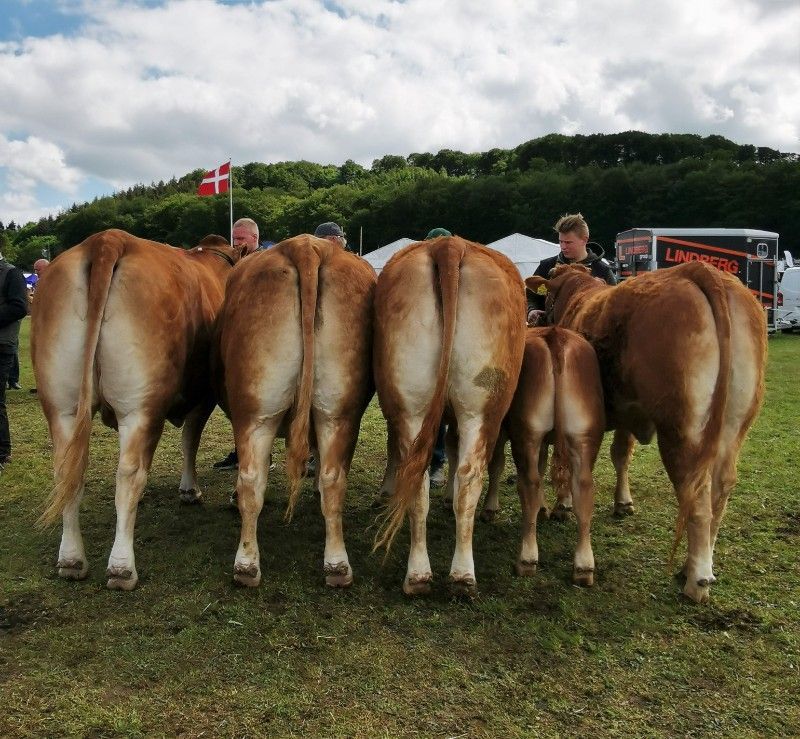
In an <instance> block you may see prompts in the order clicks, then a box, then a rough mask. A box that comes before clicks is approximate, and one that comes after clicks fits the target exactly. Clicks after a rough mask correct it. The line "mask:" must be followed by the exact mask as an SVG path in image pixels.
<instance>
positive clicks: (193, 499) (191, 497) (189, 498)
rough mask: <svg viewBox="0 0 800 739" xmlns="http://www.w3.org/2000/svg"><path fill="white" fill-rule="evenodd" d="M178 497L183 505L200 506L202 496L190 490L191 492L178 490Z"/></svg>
mask: <svg viewBox="0 0 800 739" xmlns="http://www.w3.org/2000/svg"><path fill="white" fill-rule="evenodd" d="M178 496H179V497H180V501H181V503H183V504H184V505H200V503H202V502H203V494H202V493H201V492H200V491H199V490H196V489H195V488H192V489H191V490H179V491H178Z"/></svg>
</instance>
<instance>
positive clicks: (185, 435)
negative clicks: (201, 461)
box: [178, 401, 214, 505]
mask: <svg viewBox="0 0 800 739" xmlns="http://www.w3.org/2000/svg"><path fill="white" fill-rule="evenodd" d="M213 410H214V403H213V401H212V402H211V403H203V404H202V405H199V406H197V407H196V408H194V409H192V411H191V412H190V413H189V415H188V416H187V417H186V420H185V421H184V423H183V429H182V431H181V450H182V451H183V470H182V472H181V483H180V487H179V488H178V495H179V496H180V501H181V503H187V504H189V505H192V504H196V503H202V502H203V493H202V492H201V491H200V488H199V486H198V484H197V449H198V447H199V446H200V436H201V434H202V433H203V429H204V428H205V425H206V422H207V421H208V417H209V416H210V415H211V411H213Z"/></svg>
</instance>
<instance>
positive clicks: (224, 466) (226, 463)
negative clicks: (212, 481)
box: [212, 450, 239, 470]
mask: <svg viewBox="0 0 800 739" xmlns="http://www.w3.org/2000/svg"><path fill="white" fill-rule="evenodd" d="M212 466H213V468H214V469H215V470H238V469H239V456H238V455H237V454H236V451H235V450H234V451H232V452H231V453H230V454H228V456H227V457H225V458H224V459H220V460H219V462H214V464H213V465H212Z"/></svg>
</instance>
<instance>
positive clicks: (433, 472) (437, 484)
mask: <svg viewBox="0 0 800 739" xmlns="http://www.w3.org/2000/svg"><path fill="white" fill-rule="evenodd" d="M452 235H453V234H451V233H450V232H449V231H448V230H447V229H446V228H432V229H431V230H430V231H428V235H427V236H426V237H425V241H430V240H431V239H438V238H439V237H440V236H452ZM446 432H447V424H446V423H445V422H444V421H442V422H441V423H440V424H439V432H438V433H437V434H436V443H435V444H434V445H433V453H432V454H431V467H430V478H431V487H434V488H441V487H444V484H445V483H446V482H447V477H445V474H444V461H445V459H446V458H447V455H446V453H445V448H444V436H445V433H446Z"/></svg>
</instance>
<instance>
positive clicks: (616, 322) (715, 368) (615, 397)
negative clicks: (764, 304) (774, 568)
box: [526, 262, 766, 602]
mask: <svg viewBox="0 0 800 739" xmlns="http://www.w3.org/2000/svg"><path fill="white" fill-rule="evenodd" d="M526 284H527V285H528V287H529V288H531V289H533V290H536V289H538V288H539V287H541V286H542V285H544V286H545V287H546V289H547V290H548V296H547V310H548V313H549V314H550V315H551V317H552V319H553V320H554V321H555V322H556V323H558V324H560V325H562V326H567V327H569V328H572V329H575V330H576V331H579V332H580V333H582V334H583V335H584V336H586V338H587V339H588V340H589V342H590V343H591V344H592V346H594V348H595V350H596V351H597V356H598V360H599V362H600V369H601V373H602V377H603V389H604V392H605V401H606V414H607V424H608V427H609V428H614V429H617V430H618V438H619V439H621V441H619V440H618V441H617V443H616V444H615V446H616V449H612V453H614V455H615V459H614V465H615V467H616V468H617V472H618V475H624V476H625V478H627V466H628V461H629V459H630V452H631V450H632V447H633V440H632V438H631V436H630V435H633V436H634V437H636V439H638V440H639V441H640V442H642V443H647V442H649V441H650V440H651V439H652V437H653V434H656V435H657V437H658V447H659V451H660V453H661V459H662V461H663V463H664V467H665V468H666V470H667V474H668V475H669V478H670V481H671V482H672V484H673V486H674V488H675V492H676V495H677V498H678V507H679V513H678V521H677V526H676V534H675V541H674V544H673V553H674V549H675V547H676V546H677V544H678V543H679V541H680V538H681V535H682V533H683V530H684V528H685V529H686V531H687V539H688V552H687V556H686V561H685V564H684V566H683V570H682V572H683V574H684V575H685V576H686V584H685V586H684V590H683V592H684V593H685V594H686V595H687V596H688V597H690V598H692V599H693V600H695V601H698V602H703V601H706V600H707V599H708V595H709V586H710V584H711V583H713V582H714V579H715V578H714V574H713V567H712V565H713V562H712V560H713V551H714V544H715V541H716V537H717V533H718V531H719V526H720V522H721V520H722V515H723V513H724V511H725V506H726V504H727V501H728V496H729V495H730V492H731V489H732V488H733V486H734V484H735V482H736V461H737V457H738V454H739V450H740V449H741V446H742V443H743V442H744V437H745V435H746V434H747V431H748V429H749V428H750V426H751V425H752V424H753V421H754V420H755V418H756V415H757V413H758V410H759V408H760V406H761V400H762V397H763V394H764V370H765V362H766V325H765V321H764V315H763V312H762V311H761V308H760V307H759V305H758V303H757V302H756V301H755V300H754V299H753V297H752V295H751V294H750V293H749V292H748V290H747V289H746V288H745V287H744V286H743V285H742V283H741V282H740V281H739V280H737V279H735V278H733V277H731V276H730V275H727V274H723V273H722V272H720V271H718V270H716V269H714V268H713V267H710V266H708V265H706V264H702V263H699V262H692V263H690V264H683V265H679V266H677V267H673V268H670V269H664V270H658V271H656V272H651V273H647V274H643V275H640V276H638V277H635V278H633V279H630V280H627V281H626V282H624V283H622V284H621V285H619V286H617V287H606V286H603V285H600V284H599V283H598V282H597V281H596V280H595V279H593V278H592V277H591V276H590V275H589V274H588V272H587V271H586V270H585V268H583V267H575V266H568V267H559V268H557V269H556V270H555V271H554V272H553V273H552V277H551V278H550V279H549V280H545V279H544V278H541V277H529V278H528V279H527V280H526ZM620 432H621V433H620ZM628 439H630V441H629V442H628ZM626 442H627V443H626ZM617 489H618V490H619V489H620V481H619V479H618V483H617Z"/></svg>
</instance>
